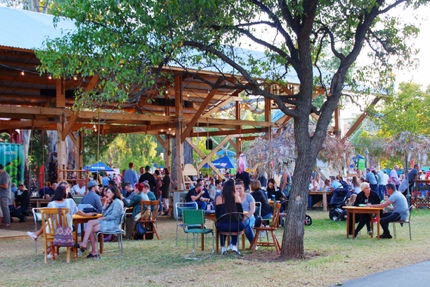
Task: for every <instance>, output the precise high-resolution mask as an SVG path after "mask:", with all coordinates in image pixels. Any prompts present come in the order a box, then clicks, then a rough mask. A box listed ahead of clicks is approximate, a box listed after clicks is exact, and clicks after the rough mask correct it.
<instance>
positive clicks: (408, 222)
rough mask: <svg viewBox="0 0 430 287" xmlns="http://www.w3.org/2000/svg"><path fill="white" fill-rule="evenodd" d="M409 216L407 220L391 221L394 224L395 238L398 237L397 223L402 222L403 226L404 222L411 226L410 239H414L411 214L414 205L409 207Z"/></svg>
mask: <svg viewBox="0 0 430 287" xmlns="http://www.w3.org/2000/svg"><path fill="white" fill-rule="evenodd" d="M408 210H409V216H408V218H407V219H405V220H399V221H393V222H391V223H392V224H393V232H394V239H396V223H398V224H400V226H402V227H403V224H407V225H408V227H409V240H412V233H411V214H412V205H411V206H410V207H409V209H408Z"/></svg>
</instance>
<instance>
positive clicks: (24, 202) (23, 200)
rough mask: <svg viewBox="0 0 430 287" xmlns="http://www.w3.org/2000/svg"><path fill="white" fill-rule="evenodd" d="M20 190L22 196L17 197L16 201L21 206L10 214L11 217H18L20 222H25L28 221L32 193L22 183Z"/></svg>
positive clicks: (19, 186)
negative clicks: (27, 215) (26, 214)
mask: <svg viewBox="0 0 430 287" xmlns="http://www.w3.org/2000/svg"><path fill="white" fill-rule="evenodd" d="M18 190H19V191H20V195H19V196H17V198H16V199H17V201H19V202H20V205H18V206H16V208H15V209H14V210H13V211H12V212H11V213H10V215H11V216H13V217H18V218H19V222H25V221H27V217H26V216H25V213H26V212H27V209H28V207H29V206H30V193H29V192H28V190H27V188H25V186H24V184H22V183H20V184H19V185H18Z"/></svg>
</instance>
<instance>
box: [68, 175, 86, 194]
mask: <svg viewBox="0 0 430 287" xmlns="http://www.w3.org/2000/svg"><path fill="white" fill-rule="evenodd" d="M86 191H87V190H86V188H85V180H83V179H82V180H78V182H77V183H76V184H75V185H74V186H72V189H71V190H70V193H71V194H73V195H75V194H76V195H77V196H83V195H85V192H86Z"/></svg>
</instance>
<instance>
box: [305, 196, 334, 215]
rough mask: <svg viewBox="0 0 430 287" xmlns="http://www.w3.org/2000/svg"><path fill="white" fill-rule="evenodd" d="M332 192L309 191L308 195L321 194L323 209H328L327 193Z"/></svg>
mask: <svg viewBox="0 0 430 287" xmlns="http://www.w3.org/2000/svg"><path fill="white" fill-rule="evenodd" d="M332 193H333V191H327V192H326V191H309V195H322V205H323V210H324V211H327V210H328V209H327V207H328V203H327V195H330V194H332Z"/></svg>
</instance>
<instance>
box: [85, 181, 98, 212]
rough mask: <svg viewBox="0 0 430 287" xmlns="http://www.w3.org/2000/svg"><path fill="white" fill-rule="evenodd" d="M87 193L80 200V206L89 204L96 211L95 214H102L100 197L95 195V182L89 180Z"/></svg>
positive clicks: (96, 187) (96, 186)
mask: <svg viewBox="0 0 430 287" xmlns="http://www.w3.org/2000/svg"><path fill="white" fill-rule="evenodd" d="M87 188H88V193H87V194H86V195H85V196H84V197H83V198H82V200H81V204H90V205H91V206H92V207H94V209H95V210H97V213H101V212H102V202H101V199H100V196H99V195H98V194H97V192H98V191H99V186H98V184H97V182H96V181H95V180H90V181H89V182H88V184H87Z"/></svg>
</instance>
